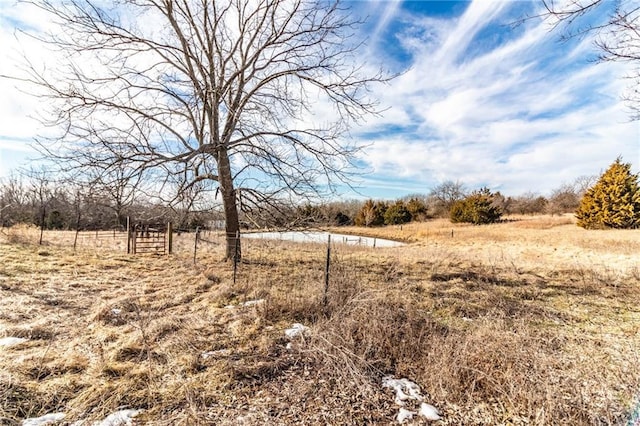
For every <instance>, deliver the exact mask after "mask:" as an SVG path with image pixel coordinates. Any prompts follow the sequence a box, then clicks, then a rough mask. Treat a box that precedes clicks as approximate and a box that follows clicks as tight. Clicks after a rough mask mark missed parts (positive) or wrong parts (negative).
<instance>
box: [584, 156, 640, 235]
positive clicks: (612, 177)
mask: <svg viewBox="0 0 640 426" xmlns="http://www.w3.org/2000/svg"><path fill="white" fill-rule="evenodd" d="M576 217H577V218H578V226H581V227H583V228H586V229H601V228H638V227H639V226H640V188H639V184H638V175H637V174H632V173H631V164H629V163H623V162H622V160H621V158H618V159H617V160H616V161H615V162H614V163H613V164H611V166H609V168H608V169H607V171H605V172H604V173H603V174H602V176H600V179H598V181H597V183H596V184H595V185H594V186H592V187H591V188H589V189H588V190H587V192H586V193H585V194H584V196H583V197H582V200H581V202H580V206H579V207H578V209H577V211H576Z"/></svg>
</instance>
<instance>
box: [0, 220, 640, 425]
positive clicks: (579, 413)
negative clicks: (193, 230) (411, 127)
mask: <svg viewBox="0 0 640 426" xmlns="http://www.w3.org/2000/svg"><path fill="white" fill-rule="evenodd" d="M570 222H571V220H570V218H567V217H555V218H554V217H540V218H518V220H512V221H510V222H507V223H502V224H497V225H491V226H486V227H485V226H481V227H472V226H464V225H455V226H453V225H451V224H448V223H446V222H444V221H433V222H429V223H426V224H412V225H410V226H405V227H403V228H402V230H400V229H399V228H396V227H393V228H382V229H376V230H367V232H370V233H375V234H374V235H376V236H379V237H385V236H386V237H391V238H400V237H401V236H402V238H403V239H405V240H413V241H414V243H413V244H411V245H409V246H407V247H403V248H397V249H377V250H373V249H365V248H349V247H341V246H335V247H334V250H333V257H332V267H331V280H330V286H329V291H328V293H327V294H326V297H325V295H324V262H325V257H324V256H325V247H323V246H322V245H314V244H305V245H301V244H293V243H287V242H273V241H261V240H245V242H244V244H245V246H244V247H243V253H244V260H243V262H242V264H241V265H240V266H239V270H238V276H237V278H236V282H235V283H234V282H233V280H232V266H231V265H229V264H227V263H224V262H221V261H220V259H221V257H222V250H223V244H221V242H220V240H219V239H218V238H217V237H216V236H215V235H210V236H207V238H206V239H207V241H208V242H203V243H202V245H201V247H199V253H198V263H197V264H196V265H195V266H194V265H193V263H192V256H193V253H192V251H191V250H192V248H193V235H189V234H183V235H181V236H179V237H177V238H176V252H177V253H176V254H174V255H172V256H152V255H145V256H135V257H134V256H128V255H126V254H124V253H123V251H124V245H123V242H122V241H119V240H115V241H111V245H109V244H107V241H105V240H103V241H102V242H100V244H96V245H95V246H91V244H90V239H89V238H87V239H86V240H84V242H83V244H82V245H80V246H79V249H78V250H77V252H76V253H74V252H73V250H72V249H71V245H72V242H73V233H70V232H69V233H65V232H58V233H52V232H47V233H45V241H46V245H45V246H37V245H34V242H37V239H35V238H34V235H35V234H36V232H37V231H36V230H33V229H27V228H21V229H15V230H9V233H7V232H5V233H4V234H3V235H4V242H2V240H0V337H8V336H13V337H24V338H28V339H29V340H28V341H27V342H25V343H22V344H20V345H17V346H12V347H2V348H0V365H1V366H2V368H0V424H16V423H18V422H19V421H20V420H21V419H24V418H28V417H35V416H39V415H43V414H45V413H49V412H54V411H63V412H65V413H67V418H66V420H65V421H69V422H73V421H75V420H78V419H88V420H96V419H101V418H104V417H105V416H106V415H107V414H109V413H110V412H112V411H114V410H116V409H118V408H120V407H128V408H142V409H145V411H144V413H143V414H141V415H140V416H139V417H138V420H137V421H138V422H139V423H141V424H160V425H162V424H167V425H169V424H223V425H224V424H228V425H235V424H256V425H257V424H283V425H285V424H286V425H288V424H367V423H368V424H390V423H392V422H393V419H394V416H395V413H396V412H397V406H396V405H395V404H394V402H393V399H394V396H393V394H392V393H391V392H390V391H389V390H386V389H383V388H382V387H381V378H382V377H383V376H384V375H386V374H393V375H395V376H398V377H407V378H409V379H411V380H413V381H415V382H417V383H418V384H419V385H420V386H421V387H422V390H423V394H424V395H425V396H426V397H427V399H428V401H429V402H430V403H431V404H433V405H435V406H436V407H438V408H439V409H440V411H441V412H442V415H443V420H441V421H440V422H439V423H437V424H442V425H495V424H505V425H506V424H510V425H516V424H536V425H605V424H611V425H616V424H624V423H625V419H627V418H628V416H629V415H630V411H631V409H632V403H633V401H634V397H636V396H637V394H638V392H639V391H640V372H639V371H638V368H637V366H638V365H640V309H639V308H638V307H637V300H638V298H639V296H640V273H638V268H637V264H636V261H635V260H634V259H637V257H634V256H635V253H636V252H637V251H636V252H634V248H635V247H639V246H640V234H639V233H638V232H637V231H632V232H627V231H621V232H609V231H592V232H587V231H584V230H581V229H579V228H577V227H575V225H572V224H571V223H570ZM451 229H453V230H454V236H453V237H451ZM0 238H3V237H2V236H0ZM628 247H631V249H629V248H628ZM558 251H560V253H558ZM568 259H569V260H570V261H568ZM594 259H597V260H598V261H594ZM611 259H614V260H616V262H612V261H610V260H611ZM258 299H263V300H264V301H263V302H261V303H257V304H254V305H249V306H243V303H245V302H247V301H253V300H258ZM230 305H233V308H231V307H230ZM294 322H301V323H303V324H305V325H307V326H309V327H310V332H309V333H308V334H306V335H304V336H302V337H299V338H296V339H294V340H293V341H291V342H290V340H289V339H287V338H286V337H285V336H284V329H286V328H288V327H290V326H291V324H292V323H294ZM288 343H291V345H290V346H289V347H287V344H288Z"/></svg>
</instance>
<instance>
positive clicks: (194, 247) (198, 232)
mask: <svg viewBox="0 0 640 426" xmlns="http://www.w3.org/2000/svg"><path fill="white" fill-rule="evenodd" d="M199 234H200V227H199V226H196V238H195V239H194V242H193V264H194V265H195V264H196V253H197V252H198V235H199Z"/></svg>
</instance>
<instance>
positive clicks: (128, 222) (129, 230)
mask: <svg viewBox="0 0 640 426" xmlns="http://www.w3.org/2000/svg"><path fill="white" fill-rule="evenodd" d="M130 253H131V222H130V221H129V216H127V254H130Z"/></svg>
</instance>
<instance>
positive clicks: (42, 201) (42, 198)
mask: <svg viewBox="0 0 640 426" xmlns="http://www.w3.org/2000/svg"><path fill="white" fill-rule="evenodd" d="M23 174H24V175H25V176H26V177H27V179H28V182H29V197H30V199H31V203H32V206H33V223H34V224H36V225H38V226H39V227H40V239H39V240H38V244H40V245H42V239H43V235H44V229H45V227H46V218H47V209H48V207H49V204H50V203H51V201H52V199H53V188H54V184H53V180H52V179H51V173H50V172H49V171H48V170H47V169H46V168H44V167H31V168H30V169H28V170H25V171H23Z"/></svg>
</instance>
